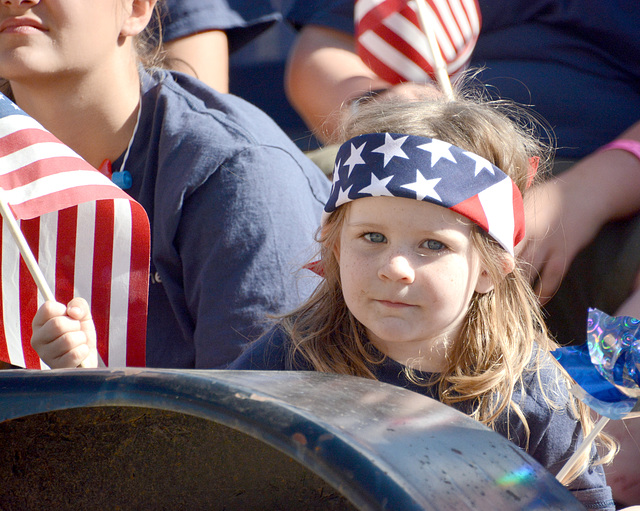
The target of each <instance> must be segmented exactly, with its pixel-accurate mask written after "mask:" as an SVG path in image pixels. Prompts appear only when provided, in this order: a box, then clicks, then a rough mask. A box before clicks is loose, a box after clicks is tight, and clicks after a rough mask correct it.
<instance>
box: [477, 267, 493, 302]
mask: <svg viewBox="0 0 640 511" xmlns="http://www.w3.org/2000/svg"><path fill="white" fill-rule="evenodd" d="M492 289H493V280H491V275H490V274H489V271H488V270H487V269H486V268H485V267H484V265H482V266H481V268H480V275H478V281H477V282H476V289H475V291H476V293H480V294H481V295H483V294H485V293H488V292H489V291H491V290H492Z"/></svg>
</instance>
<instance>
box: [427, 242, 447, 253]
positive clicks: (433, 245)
mask: <svg viewBox="0 0 640 511" xmlns="http://www.w3.org/2000/svg"><path fill="white" fill-rule="evenodd" d="M422 246H423V247H424V248H427V249H429V250H435V251H438V250H443V249H445V248H446V246H445V244H444V243H441V242H439V241H437V240H427V241H425V242H424V243H423V244H422Z"/></svg>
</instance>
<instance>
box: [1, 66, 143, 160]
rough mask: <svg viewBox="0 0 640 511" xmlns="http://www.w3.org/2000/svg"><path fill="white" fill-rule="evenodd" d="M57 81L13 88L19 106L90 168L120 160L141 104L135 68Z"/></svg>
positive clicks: (27, 84)
mask: <svg viewBox="0 0 640 511" xmlns="http://www.w3.org/2000/svg"><path fill="white" fill-rule="evenodd" d="M94 76H95V77H94V78H92V77H89V76H85V77H83V78H82V79H73V78H66V79H65V78H64V77H58V78H54V79H50V80H45V81H44V82H46V83H39V82H37V81H34V82H29V83H14V82H12V83H11V87H12V91H13V94H14V97H15V100H16V103H17V104H18V106H20V107H21V108H22V109H23V110H24V111H25V112H27V113H28V114H29V115H31V116H32V117H34V118H35V119H36V120H37V121H38V122H39V123H40V124H42V125H43V126H44V127H45V128H46V129H47V130H49V131H50V132H51V133H53V134H54V135H55V136H56V137H57V138H58V139H60V140H61V141H62V142H63V143H64V144H66V145H68V146H69V147H71V148H72V149H73V150H74V151H75V152H77V153H78V154H79V155H80V156H82V157H83V158H84V159H85V160H87V161H88V162H89V163H90V164H91V165H93V166H94V167H96V168H97V167H99V166H100V164H101V163H102V162H103V161H104V160H105V159H109V160H111V161H113V160H115V159H116V158H118V157H119V156H120V155H121V154H122V153H123V152H124V151H125V149H126V148H127V145H128V143H129V140H130V138H131V136H132V135H133V131H134V128H135V123H136V113H137V108H138V105H139V102H140V78H139V76H138V72H137V67H136V66H135V65H134V66H133V69H129V70H128V72H127V71H124V72H123V71H121V72H116V73H111V74H110V75H108V78H106V77H101V76H99V75H98V76H96V75H95V73H94Z"/></svg>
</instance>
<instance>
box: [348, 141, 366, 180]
mask: <svg viewBox="0 0 640 511" xmlns="http://www.w3.org/2000/svg"><path fill="white" fill-rule="evenodd" d="M365 145H366V143H364V144H362V145H361V146H360V147H356V146H355V145H353V144H351V154H349V158H347V159H346V160H345V162H344V164H345V165H347V166H348V167H349V175H350V174H351V172H353V167H355V166H356V165H361V164H363V163H366V162H365V161H364V160H363V159H362V151H363V150H364V146H365Z"/></svg>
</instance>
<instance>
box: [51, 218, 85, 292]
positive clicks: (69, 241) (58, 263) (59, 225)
mask: <svg viewBox="0 0 640 511" xmlns="http://www.w3.org/2000/svg"><path fill="white" fill-rule="evenodd" d="M49 215H51V216H52V217H54V218H56V227H55V229H56V240H57V243H56V250H55V254H56V258H55V261H52V263H51V266H53V267H55V282H56V289H55V295H56V300H58V301H59V302H60V303H69V301H70V300H71V299H72V298H73V297H74V296H73V290H74V287H75V269H74V266H75V265H74V260H75V257H76V232H77V223H78V208H77V207H75V206H74V207H71V208H67V209H63V210H61V211H58V212H57V215H55V214H53V213H49ZM49 232H51V231H49ZM52 253H53V251H52ZM80 296H83V295H80ZM90 298H91V297H89V299H90Z"/></svg>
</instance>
